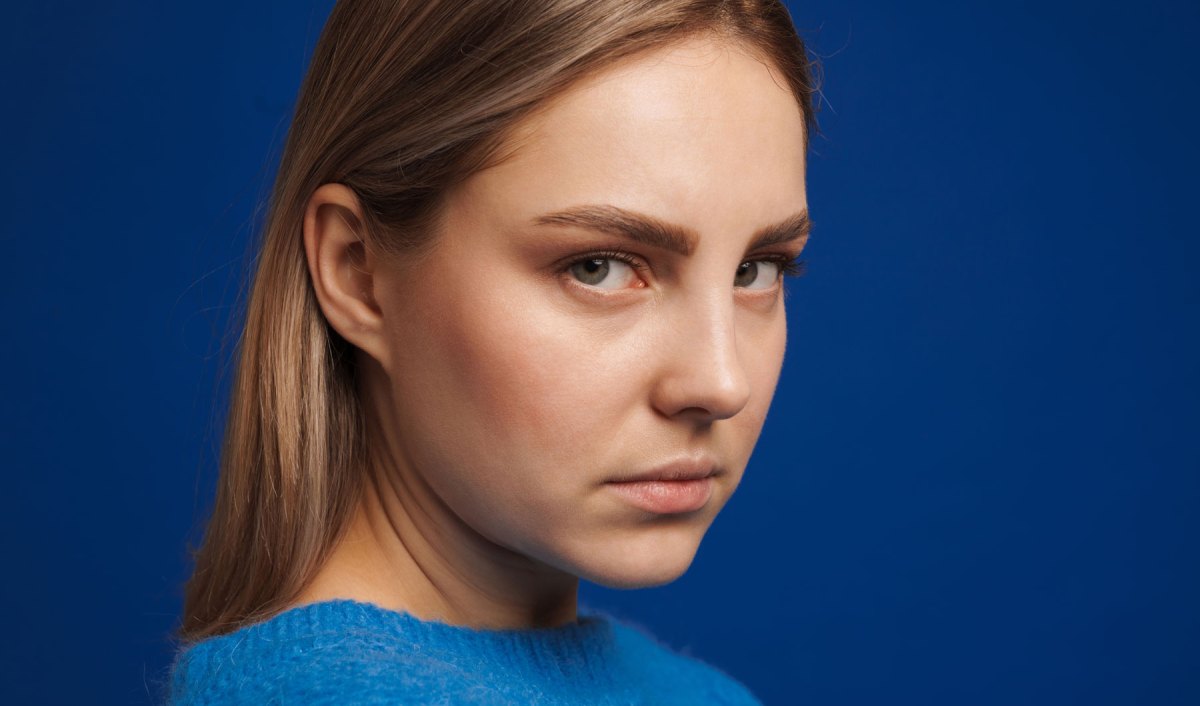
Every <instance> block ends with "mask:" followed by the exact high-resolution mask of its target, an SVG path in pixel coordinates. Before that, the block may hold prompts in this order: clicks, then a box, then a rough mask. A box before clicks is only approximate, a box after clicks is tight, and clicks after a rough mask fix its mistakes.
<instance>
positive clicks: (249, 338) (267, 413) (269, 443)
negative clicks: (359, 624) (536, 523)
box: [178, 0, 817, 642]
mask: <svg viewBox="0 0 1200 706" xmlns="http://www.w3.org/2000/svg"><path fill="white" fill-rule="evenodd" d="M703 33H713V34H716V35H719V36H721V37H723V38H725V39H728V40H731V41H736V42H738V43H739V45H741V46H744V47H746V48H748V49H750V50H752V51H754V52H755V53H756V55H757V56H759V57H761V58H762V59H764V60H767V61H769V62H770V63H771V64H773V65H774V67H775V68H777V69H778V70H779V71H780V73H781V74H782V76H784V77H785V79H786V81H787V83H788V84H789V86H788V87H789V88H790V89H791V91H792V93H793V94H794V95H795V97H796V100H797V102H798V104H799V108H800V110H801V111H802V114H803V118H804V126H805V128H804V129H805V133H806V134H805V140H806V141H807V140H808V139H809V137H810V136H811V135H812V134H813V133H814V128H815V121H814V112H815V109H814V105H813V98H814V95H815V93H816V90H817V88H816V86H815V85H814V82H813V74H812V71H811V69H812V66H813V63H812V62H811V61H810V60H809V58H808V54H807V52H806V50H805V47H804V43H803V41H802V40H801V39H800V37H799V36H798V35H797V33H796V30H795V27H794V26H793V24H792V21H791V18H790V16H789V15H788V11H787V8H786V7H784V6H783V4H782V3H781V2H779V0H339V2H337V4H336V5H335V7H334V8H333V11H332V13H331V14H330V16H329V18H328V20H327V22H326V24H325V27H324V29H323V31H322V33H321V37H320V39H319V40H318V42H317V46H316V49H315V51H314V54H313V57H312V61H311V63H310V65H309V67H308V71H307V74H306V76H305V78H304V81H303V84H302V85H301V88H300V92H299V95H298V97H297V102H296V106H295V111H294V114H293V117H292V122H291V126H290V128H289V131H288V136H287V140H286V142H285V144H284V150H283V154H282V157H281V160H280V165H279V169H278V172H277V175H276V180H275V184H274V188H273V190H272V192H271V197H270V201H269V204H268V207H267V212H266V219H265V222H264V227H263V229H262V231H261V233H260V238H261V239H260V240H259V242H258V243H257V244H256V247H257V248H258V258H257V263H256V267H255V271H254V275H253V279H252V284H251V288H250V294H249V297H248V300H247V301H246V311H245V317H244V329H243V330H242V335H241V337H240V340H239V342H238V347H237V351H236V368H235V370H234V378H233V384H232V387H231V390H230V398H229V400H230V401H229V405H230V406H229V410H228V414H227V416H226V420H225V429H224V437H223V442H222V448H221V454H220V468H219V480H218V485H217V494H216V500H215V504H214V506H213V510H212V514H211V516H210V518H209V520H208V524H207V527H206V529H205V534H204V539H203V541H202V543H201V545H200V546H199V548H197V549H194V550H192V556H193V559H194V561H195V569H194V573H193V574H192V576H191V578H190V579H189V581H188V582H187V584H186V587H185V596H184V606H183V617H182V621H181V625H180V627H179V628H178V636H179V637H180V638H181V639H182V640H184V641H185V642H191V641H195V640H199V639H202V638H205V637H210V636H213V635H219V634H223V633H227V632H230V631H232V630H235V629H237V628H239V627H242V626H244V625H248V624H250V623H254V622H258V621H260V620H264V619H266V618H269V617H271V616H273V615H275V614H277V613H278V612H280V611H281V610H282V609H283V608H284V607H285V606H286V605H287V604H288V603H289V602H290V601H292V600H294V599H295V597H296V596H298V595H299V593H300V592H301V591H302V590H303V589H304V588H305V586H306V585H307V584H308V582H309V581H310V580H311V578H312V577H313V575H314V574H315V573H316V571H317V570H318V569H319V568H320V566H321V564H322V562H323V561H324V560H325V559H326V558H327V556H328V555H329V552H330V551H331V549H332V548H333V547H334V546H335V545H336V542H337V540H338V539H339V538H340V536H341V534H342V532H343V530H344V528H345V527H346V525H347V524H348V520H349V519H350V516H351V512H352V510H353V509H354V507H355V505H356V503H357V502H358V499H359V493H360V491H361V486H362V481H363V480H364V478H365V477H366V473H367V469H368V454H367V447H368V439H367V433H366V427H365V424H364V421H365V420H364V417H363V412H362V408H361V405H360V401H359V397H358V393H357V391H356V378H355V368H354V355H353V352H354V351H353V348H352V346H351V345H350V344H349V343H347V342H346V340H345V339H343V338H342V337H341V336H339V335H338V333H337V332H336V331H334V330H333V329H332V328H331V327H330V326H329V324H328V323H327V322H326V320H325V317H324V315H323V314H322V312H321V309H320V307H319V306H318V305H317V300H316V297H315V296H314V293H313V288H312V282H311V279H310V276H309V271H308V268H307V262H306V259H305V253H304V246H303V237H302V229H303V217H304V211H305V208H306V205H307V201H308V199H309V197H310V196H311V195H312V193H313V192H314V191H315V190H316V189H317V187H319V186H320V185H322V184H325V183H329V182H337V183H341V184H344V185H346V186H348V187H349V188H350V189H352V190H353V191H354V192H355V194H356V195H357V196H358V198H359V199H360V202H361V204H362V207H363V208H362V212H363V220H364V221H365V222H363V223H360V224H357V225H359V226H360V229H361V231H362V233H363V237H364V238H365V239H366V240H367V241H368V244H369V245H370V246H372V247H375V248H378V249H379V250H380V251H382V252H388V253H396V254H399V253H404V252H411V251H414V250H417V249H420V248H421V247H422V245H423V244H428V243H429V242H430V238H431V237H432V234H433V232H434V230H435V228H434V226H435V224H436V222H437V220H438V217H439V209H440V208H441V206H442V203H443V200H442V198H441V197H442V195H443V194H444V193H445V192H446V191H447V190H448V189H450V188H451V187H453V186H454V185H456V184H458V183H460V182H462V181H463V180H465V179H466V178H467V177H469V176H470V175H471V174H473V173H475V172H476V171H478V170H480V169H482V168H484V167H485V166H487V165H489V164H491V163H494V162H493V160H494V159H496V158H497V157H498V156H499V155H500V154H501V152H502V151H503V148H504V146H505V139H506V136H507V135H508V134H509V131H510V130H511V129H512V128H513V126H514V125H516V124H517V123H518V122H519V121H521V120H522V118H525V117H527V116H529V115H530V114H532V112H533V111H535V110H536V109H537V108H538V107H539V106H544V105H546V101H547V99H549V98H551V97H554V96H555V95H558V94H560V93H561V92H563V91H564V90H565V89H567V88H569V87H570V86H571V85H572V83H574V82H576V81H578V80H579V79H581V78H582V77H584V76H586V75H588V74H590V73H592V72H594V71H596V70H598V69H600V68H602V67H604V66H606V65H609V64H611V63H612V62H614V61H616V60H618V59H621V58H623V57H627V56H630V55H632V54H634V53H636V52H641V51H644V50H647V49H651V48H655V47H660V46H664V45H666V44H668V43H671V42H673V41H676V40H680V39H683V38H685V37H688V36H693V35H698V34H703ZM806 144H807V142H806Z"/></svg>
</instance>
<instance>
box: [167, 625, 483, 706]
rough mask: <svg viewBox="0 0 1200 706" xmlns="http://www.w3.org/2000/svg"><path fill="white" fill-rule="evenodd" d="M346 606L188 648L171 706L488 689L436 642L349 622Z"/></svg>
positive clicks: (399, 698)
mask: <svg viewBox="0 0 1200 706" xmlns="http://www.w3.org/2000/svg"><path fill="white" fill-rule="evenodd" d="M344 609H345V606H342V611H340V612H337V613H332V612H330V611H328V610H326V609H325V607H324V606H322V607H319V608H317V607H314V608H307V607H306V608H304V609H293V610H290V611H287V612H285V613H281V614H280V615H277V616H275V617H274V618H271V619H270V620H267V621H264V622H262V623H259V624H256V625H251V626H248V627H244V628H241V629H239V630H237V631H234V632H232V633H229V634H227V635H222V636H219V637H213V638H209V639H206V640H203V641H200V642H198V643H195V644H193V645H190V646H188V647H185V648H184V649H182V650H180V651H179V652H178V653H177V655H176V658H175V661H174V664H173V665H172V667H171V679H170V697H169V704H171V706H201V705H204V704H272V703H304V704H318V705H319V704H345V703H355V704H384V703H386V704H405V703H426V702H427V697H428V695H429V694H431V693H447V692H458V693H472V692H479V691H482V692H486V691H487V689H488V686H487V685H486V684H477V683H475V682H476V681H478V680H477V678H476V677H475V676H474V675H472V674H470V673H468V672H466V671H464V670H463V669H462V668H461V666H458V665H456V664H455V663H454V662H453V661H449V660H447V659H445V658H444V655H441V654H439V653H438V652H437V651H436V650H430V649H429V647H430V646H429V645H427V644H420V643H417V642H414V641H410V640H405V639H403V636H400V635H397V634H393V633H388V632H386V631H381V630H379V629H376V628H375V627H373V626H371V625H369V624H365V623H361V622H358V621H355V620H353V619H351V620H347V619H345V618H346V613H345V610H344Z"/></svg>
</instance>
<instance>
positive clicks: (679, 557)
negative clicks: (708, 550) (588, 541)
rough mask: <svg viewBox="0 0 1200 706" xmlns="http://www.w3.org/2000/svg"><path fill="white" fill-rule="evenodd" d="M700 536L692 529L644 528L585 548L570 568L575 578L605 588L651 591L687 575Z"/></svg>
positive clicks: (697, 547) (678, 527) (694, 556)
mask: <svg viewBox="0 0 1200 706" xmlns="http://www.w3.org/2000/svg"><path fill="white" fill-rule="evenodd" d="M702 536H703V535H702V534H701V535H700V536H697V533H696V528H695V527H694V526H693V527H682V526H672V527H666V526H662V527H646V528H642V529H641V530H640V531H638V532H636V533H635V534H633V535H632V536H626V537H617V536H613V537H608V538H605V539H602V540H600V541H601V542H602V546H599V547H597V546H592V547H590V548H586V549H585V550H584V551H587V552H588V553H587V556H586V557H585V558H583V560H582V561H580V562H579V563H578V564H577V565H576V566H575V567H574V568H575V571H574V573H575V574H576V575H578V576H579V578H581V579H584V580H586V581H590V582H591V583H594V584H598V585H600V586H604V587H605V588H617V589H632V588H653V587H655V586H662V585H664V584H668V583H671V582H672V581H674V580H675V579H677V578H679V577H680V576H683V575H684V574H685V573H687V570H688V568H690V567H691V565H692V561H693V560H694V559H695V558H696V551H697V550H698V549H699V548H700V539H701V538H702Z"/></svg>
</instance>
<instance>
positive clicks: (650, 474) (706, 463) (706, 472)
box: [608, 456, 722, 483]
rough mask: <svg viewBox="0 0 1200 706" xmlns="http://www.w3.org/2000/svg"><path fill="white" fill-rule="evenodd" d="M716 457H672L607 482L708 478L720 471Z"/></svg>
mask: <svg viewBox="0 0 1200 706" xmlns="http://www.w3.org/2000/svg"><path fill="white" fill-rule="evenodd" d="M721 470H722V469H721V467H720V466H719V465H718V464H717V462H716V459H713V458H711V457H708V456H703V457H687V458H679V459H674V460H672V461H668V462H666V463H663V464H660V465H658V466H655V467H654V468H651V469H650V470H647V471H641V472H639V473H633V474H630V475H626V476H622V477H619V478H613V479H611V480H609V481H608V482H609V483H642V482H648V481H689V480H699V479H701V478H710V477H712V476H715V475H717V474H719V473H721Z"/></svg>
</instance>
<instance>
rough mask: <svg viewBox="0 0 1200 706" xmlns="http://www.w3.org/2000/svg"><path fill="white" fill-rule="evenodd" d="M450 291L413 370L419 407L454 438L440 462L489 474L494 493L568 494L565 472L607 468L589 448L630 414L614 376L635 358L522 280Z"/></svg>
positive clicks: (627, 389) (428, 321) (434, 312)
mask: <svg viewBox="0 0 1200 706" xmlns="http://www.w3.org/2000/svg"><path fill="white" fill-rule="evenodd" d="M447 291H453V292H456V294H455V295H454V296H452V297H446V298H444V299H443V301H441V302H439V303H438V306H437V307H435V308H432V309H431V310H430V311H429V312H428V315H427V316H425V317H424V319H425V320H424V321H423V322H422V324H421V325H422V326H424V327H426V330H427V331H428V332H429V335H428V337H427V338H426V340H425V343H424V345H423V349H424V350H423V353H422V355H421V357H422V358H423V360H422V361H420V362H414V364H415V365H417V366H419V368H418V369H420V370H423V371H425V372H426V373H427V374H425V375H423V376H422V379H421V380H420V384H421V386H422V387H423V388H424V390H423V391H422V392H421V394H420V397H423V398H425V399H430V400H432V401H433V405H432V406H434V407H436V413H437V414H438V416H441V417H442V418H443V419H444V420H445V422H446V424H447V425H448V426H449V427H450V428H454V429H456V433H455V435H454V437H453V438H447V439H443V440H442V441H441V442H440V444H441V446H443V447H444V452H445V453H452V454H455V455H456V458H457V461H459V462H461V463H463V464H465V465H470V466H472V467H474V468H475V469H476V472H483V473H489V474H492V477H491V478H490V482H491V483H493V484H494V486H493V487H494V489H497V490H498V489H499V487H500V486H504V487H507V488H509V489H510V490H511V489H512V488H514V487H516V486H522V485H528V484H533V483H537V484H538V486H539V490H540V491H542V492H545V491H546V490H551V491H554V489H555V486H561V487H562V489H563V491H564V492H566V488H567V486H566V485H565V483H567V482H568V481H569V480H570V479H569V478H568V477H567V476H564V474H563V473H562V471H561V469H562V468H563V467H564V465H565V464H568V463H573V464H578V463H579V462H580V460H581V459H585V458H586V459H591V461H593V462H595V463H597V464H600V463H603V459H602V458H597V457H596V454H597V453H600V452H601V451H603V450H602V449H600V448H598V447H595V444H596V443H598V439H603V438H607V437H606V436H605V435H603V434H599V435H598V434H597V433H596V431H597V429H602V428H608V427H610V426H612V425H614V424H620V422H621V419H622V418H623V417H624V416H626V415H627V414H628V409H629V406H630V405H631V404H632V399H631V398H630V395H631V394H632V393H633V390H632V389H631V387H632V386H630V385H628V384H626V385H622V383H621V380H620V377H619V375H618V374H617V373H618V372H619V371H621V370H622V369H625V368H627V367H628V365H629V361H628V360H627V359H628V358H629V357H630V356H631V355H632V352H631V351H629V350H628V347H627V346H621V345H613V342H612V341H607V342H605V341H603V340H597V339H596V336H597V335H598V332H597V331H596V326H595V321H594V320H589V319H588V318H586V317H579V316H578V315H575V316H572V315H570V314H569V313H567V312H564V311H562V310H561V309H560V308H558V307H557V306H556V305H555V303H554V297H553V294H552V293H550V292H548V291H547V287H546V285H545V283H544V282H537V281H534V280H532V278H530V277H529V276H528V275H526V276H525V277H524V278H523V279H522V278H521V277H515V276H514V277H507V278H506V277H504V276H503V275H497V276H496V277H494V278H492V279H490V280H484V279H480V278H476V279H475V280H474V281H472V282H470V283H468V282H456V283H454V284H451V285H449V286H448V288H447ZM589 322H590V323H589ZM427 411H428V412H433V411H434V410H432V409H430V410H427ZM417 412H420V410H417ZM589 440H597V441H592V442H591V443H590V444H589ZM485 469H486V470H485ZM514 469H521V471H520V473H514V472H513V471H514ZM578 473H583V469H579V471H577V474H578ZM495 474H503V477H497V476H496V475H495ZM583 477H586V475H585V476H583ZM574 480H575V482H576V483H577V482H578V480H579V477H576V478H575V479H574Z"/></svg>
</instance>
